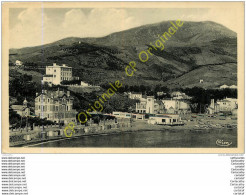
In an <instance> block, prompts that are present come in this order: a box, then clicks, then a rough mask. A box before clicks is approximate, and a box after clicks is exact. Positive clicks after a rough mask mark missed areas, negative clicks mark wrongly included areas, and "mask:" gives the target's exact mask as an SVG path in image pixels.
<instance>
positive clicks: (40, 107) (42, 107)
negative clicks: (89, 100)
mask: <svg viewBox="0 0 246 195" xmlns="http://www.w3.org/2000/svg"><path fill="white" fill-rule="evenodd" d="M49 108H50V107H49V106H38V110H41V111H44V110H45V111H53V110H52V109H49ZM54 108H55V111H63V110H64V109H62V108H64V107H62V108H60V109H59V106H55V107H54ZM46 109H47V110H46ZM65 111H70V109H69V106H66V110H65Z"/></svg>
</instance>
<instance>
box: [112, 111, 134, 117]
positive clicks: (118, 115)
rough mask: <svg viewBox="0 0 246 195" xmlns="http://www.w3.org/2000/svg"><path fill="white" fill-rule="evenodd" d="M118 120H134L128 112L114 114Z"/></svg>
mask: <svg viewBox="0 0 246 195" xmlns="http://www.w3.org/2000/svg"><path fill="white" fill-rule="evenodd" d="M113 116H115V117H116V118H132V114H131V113H128V112H113Z"/></svg>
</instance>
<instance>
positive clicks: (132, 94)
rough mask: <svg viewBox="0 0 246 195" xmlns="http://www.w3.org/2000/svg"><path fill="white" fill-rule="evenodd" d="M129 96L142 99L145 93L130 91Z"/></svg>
mask: <svg viewBox="0 0 246 195" xmlns="http://www.w3.org/2000/svg"><path fill="white" fill-rule="evenodd" d="M128 98H130V99H137V100H140V99H141V98H143V95H142V93H131V92H129V93H128Z"/></svg>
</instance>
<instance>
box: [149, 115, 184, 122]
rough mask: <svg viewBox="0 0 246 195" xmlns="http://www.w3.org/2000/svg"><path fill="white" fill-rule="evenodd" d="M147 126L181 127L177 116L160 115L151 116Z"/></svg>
mask: <svg viewBox="0 0 246 195" xmlns="http://www.w3.org/2000/svg"><path fill="white" fill-rule="evenodd" d="M148 123H149V124H152V125H182V124H183V123H182V121H181V118H180V117H179V115H177V114H172V115H171V114H169V115H166V114H160V115H156V116H151V117H150V118H149V120H148Z"/></svg>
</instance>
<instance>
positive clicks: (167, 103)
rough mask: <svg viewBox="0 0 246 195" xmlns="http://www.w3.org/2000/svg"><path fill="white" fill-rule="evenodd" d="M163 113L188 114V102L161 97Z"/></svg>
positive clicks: (189, 110)
mask: <svg viewBox="0 0 246 195" xmlns="http://www.w3.org/2000/svg"><path fill="white" fill-rule="evenodd" d="M162 102H163V105H164V113H167V114H188V113H190V112H191V109H190V103H189V101H186V100H179V99H172V98H171V99H163V100H162Z"/></svg>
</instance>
